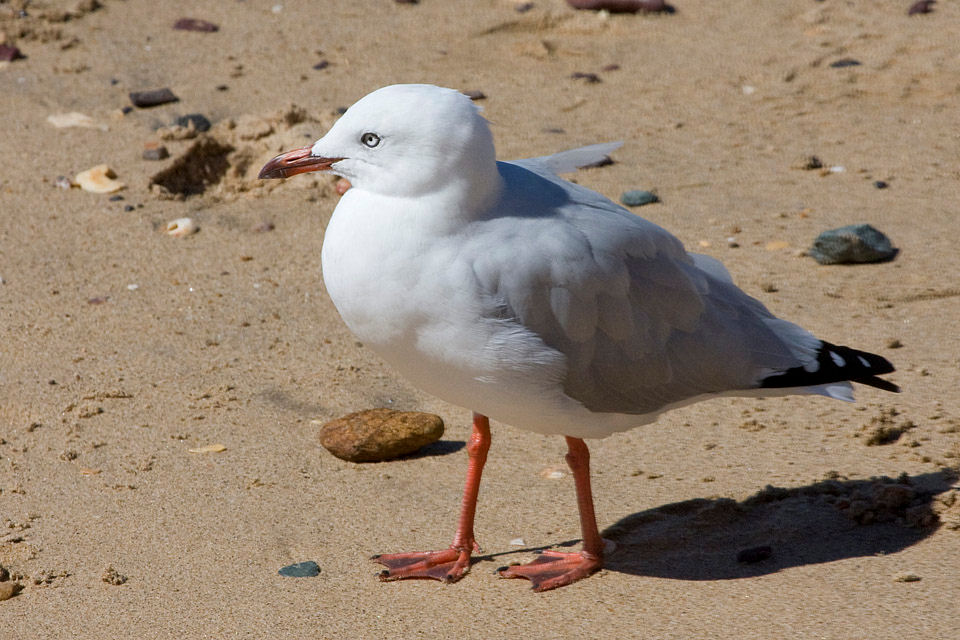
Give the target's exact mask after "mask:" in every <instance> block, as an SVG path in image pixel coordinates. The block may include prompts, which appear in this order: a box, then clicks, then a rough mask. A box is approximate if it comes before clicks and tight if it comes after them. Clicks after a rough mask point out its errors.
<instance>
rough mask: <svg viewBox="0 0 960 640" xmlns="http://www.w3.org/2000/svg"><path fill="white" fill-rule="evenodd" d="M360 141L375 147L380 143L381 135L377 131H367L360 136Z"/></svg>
mask: <svg viewBox="0 0 960 640" xmlns="http://www.w3.org/2000/svg"><path fill="white" fill-rule="evenodd" d="M360 142H362V143H363V144H365V145H366V146H368V147H370V148H371V149H373V148H374V147H375V146H377V145H378V144H380V136H378V135H377V134H375V133H365V134H363V135H362V136H360Z"/></svg>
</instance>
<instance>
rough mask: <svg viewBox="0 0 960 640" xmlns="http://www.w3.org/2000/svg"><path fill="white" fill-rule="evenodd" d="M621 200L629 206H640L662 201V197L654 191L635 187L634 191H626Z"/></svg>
mask: <svg viewBox="0 0 960 640" xmlns="http://www.w3.org/2000/svg"><path fill="white" fill-rule="evenodd" d="M620 202H622V203H623V204H625V205H627V206H628V207H640V206H643V205H645V204H652V203H654V202H660V198H659V197H658V196H657V194H655V193H654V192H652V191H644V190H643V189H634V190H633V191H624V192H623V194H622V195H621V196H620Z"/></svg>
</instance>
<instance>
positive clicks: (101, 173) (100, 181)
mask: <svg viewBox="0 0 960 640" xmlns="http://www.w3.org/2000/svg"><path fill="white" fill-rule="evenodd" d="M116 177H117V174H116V173H114V172H113V169H111V168H110V167H108V166H107V165H105V164H98V165H97V166H95V167H92V168H90V169H87V170H86V171H81V172H80V173H78V174H77V175H76V177H75V178H74V179H73V181H74V182H76V183H77V184H78V185H80V188H81V189H83V190H84V191H89V192H91V193H114V192H115V191H120V189H123V188H124V187H126V186H127V185H125V184H123V183H122V182H120V181H119V180H116V179H115V178H116Z"/></svg>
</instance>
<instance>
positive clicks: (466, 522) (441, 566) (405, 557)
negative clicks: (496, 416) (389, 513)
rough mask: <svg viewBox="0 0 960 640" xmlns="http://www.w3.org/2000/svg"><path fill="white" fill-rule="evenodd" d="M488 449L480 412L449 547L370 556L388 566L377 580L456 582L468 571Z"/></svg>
mask: <svg viewBox="0 0 960 640" xmlns="http://www.w3.org/2000/svg"><path fill="white" fill-rule="evenodd" d="M489 449H490V421H489V420H488V419H487V417H486V416H482V415H480V414H479V413H474V414H473V433H472V434H471V435H470V443H469V444H468V445H467V453H468V455H469V456H470V461H469V464H468V466H467V483H466V486H465V487H464V489H463V505H462V506H461V508H460V521H459V523H458V524H457V534H456V535H455V536H454V538H453V544H451V545H450V548H449V549H444V550H442V551H414V552H412V553H388V554H382V555H377V556H373V560H374V561H375V562H379V563H380V564H382V565H384V566H385V567H387V568H386V569H384V570H383V571H381V572H380V580H382V581H388V580H405V579H408V578H431V579H433V580H440V581H441V582H456V581H457V580H459V579H460V578H462V577H463V576H464V575H466V574H467V572H468V571H470V554H471V553H472V552H473V551H474V550H479V547H478V546H477V542H476V540H474V538H473V517H474V515H475V514H476V512H477V495H478V494H479V493H480V476H481V474H482V473H483V465H484V463H486V461H487V451H489Z"/></svg>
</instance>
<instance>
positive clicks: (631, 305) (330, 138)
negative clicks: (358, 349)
mask: <svg viewBox="0 0 960 640" xmlns="http://www.w3.org/2000/svg"><path fill="white" fill-rule="evenodd" d="M616 146H618V145H594V147H588V148H584V149H580V150H574V151H571V152H565V153H562V154H557V155H555V156H548V157H545V158H535V159H531V160H521V161H516V162H496V160H495V155H494V149H493V142H492V137H491V136H490V132H489V129H488V127H487V124H486V121H485V120H483V118H482V117H480V115H479V114H478V113H477V111H476V109H475V107H474V106H473V105H472V104H471V103H470V101H469V100H468V99H467V98H466V97H464V96H462V95H460V94H457V93H456V92H454V91H452V90H449V89H440V88H437V87H430V86H425V85H397V86H393V87H386V88H384V89H381V90H379V91H377V92H374V93H373V94H370V95H369V96H367V97H365V98H364V99H363V100H361V101H360V102H358V103H357V104H356V105H354V106H353V107H351V109H350V110H348V111H347V113H346V114H345V115H344V116H343V118H341V120H340V121H338V122H337V123H336V124H335V125H334V127H333V128H332V129H331V131H330V132H329V133H328V134H327V135H326V136H325V137H324V138H322V139H321V140H319V141H317V143H316V144H315V145H313V147H311V148H308V149H303V150H298V151H295V152H290V153H288V154H284V155H283V156H280V157H278V158H277V159H275V160H274V161H273V162H271V163H270V164H269V165H267V167H265V168H264V175H265V176H266V177H281V176H283V177H286V176H289V175H293V174H295V173H299V172H301V171H308V170H330V171H333V172H334V173H337V174H338V175H341V176H344V177H346V178H347V179H349V180H350V182H351V184H352V188H351V189H350V190H348V191H347V192H346V194H345V195H344V196H343V198H342V199H341V201H340V203H339V204H338V206H337V208H336V210H335V211H334V214H333V217H332V218H331V220H330V224H329V225H328V227H327V231H326V235H325V237H324V243H323V253H322V263H323V276H324V281H325V283H326V285H327V289H328V291H329V293H330V296H331V298H332V300H333V302H334V304H335V305H336V307H337V309H338V311H339V312H340V314H341V316H342V317H343V319H344V321H345V322H346V323H347V325H348V326H349V327H350V329H351V330H352V331H353V332H354V333H355V334H356V335H357V336H358V337H359V338H360V339H361V340H362V341H363V342H364V343H365V344H366V345H368V346H369V347H370V348H372V349H373V350H374V351H376V352H377V353H378V354H379V355H381V356H382V357H383V358H384V359H385V360H386V361H387V362H389V363H390V364H391V365H393V366H394V367H396V368H397V370H398V371H399V372H400V373H401V374H403V375H404V376H405V377H407V378H408V379H409V380H410V381H412V382H413V383H415V384H416V385H418V386H420V387H421V388H423V389H424V390H426V391H428V392H430V393H432V394H435V395H437V396H438V397H441V398H443V399H445V400H447V401H449V402H451V403H453V404H457V405H460V406H463V407H466V408H469V409H472V410H473V411H474V412H475V416H476V418H477V419H476V420H475V436H474V440H475V441H484V440H486V444H488V441H489V433H488V431H486V418H485V417H486V416H489V417H492V418H494V419H496V420H498V421H501V422H504V423H507V424H510V425H513V426H516V427H520V428H523V429H528V430H532V431H536V432H539V433H546V434H558V435H563V436H566V437H567V441H568V444H570V448H571V453H570V456H568V459H569V460H570V461H571V466H572V467H574V471H575V475H577V488H578V495H579V497H580V506H581V517H582V518H583V517H584V513H583V512H584V510H585V508H586V505H585V498H589V477H588V472H587V471H586V463H585V460H583V459H582V458H585V456H586V446H585V445H584V444H583V443H582V441H581V440H580V439H581V438H597V437H604V436H607V435H609V434H611V433H614V432H616V431H622V430H625V429H629V428H632V427H635V426H639V425H642V424H646V423H649V422H651V421H653V420H654V419H655V418H656V416H657V415H658V414H660V413H661V412H663V411H665V410H668V409H671V408H674V407H677V406H681V405H683V404H688V403H690V402H694V401H697V400H701V399H704V398H707V397H711V396H717V395H783V394H786V393H819V394H823V395H827V396H831V397H835V398H840V399H846V400H850V399H852V393H851V386H850V384H849V382H847V381H848V380H854V381H860V382H864V383H866V384H872V385H874V386H879V387H881V388H887V389H890V390H893V389H894V388H895V387H893V385H891V384H890V383H887V382H885V381H882V380H880V379H879V378H876V377H875V376H876V375H877V374H881V373H887V372H889V371H892V367H891V366H890V365H889V363H887V362H886V361H885V360H884V359H883V358H880V357H879V356H874V355H872V354H868V353H865V352H860V351H855V350H852V349H848V348H846V347H838V346H834V345H831V344H829V343H824V342H821V341H820V340H818V339H817V338H815V337H814V336H813V335H812V334H810V333H809V332H807V331H805V330H804V329H801V328H800V327H798V326H796V325H794V324H792V323H789V322H787V321H785V320H780V319H778V318H775V317H774V316H773V315H772V314H771V313H770V312H769V311H767V309H766V308H765V307H764V306H763V305H762V304H761V303H760V302H758V301H756V300H754V299H753V298H751V297H750V296H748V295H747V294H745V293H744V292H742V291H741V290H740V289H738V288H737V287H736V286H735V285H734V284H733V283H732V281H731V279H730V276H729V274H728V273H727V272H726V270H725V269H724V268H723V266H722V265H720V263H719V262H717V261H715V260H713V259H711V258H708V257H706V256H697V255H692V254H688V253H687V252H686V251H685V250H684V248H683V246H682V244H681V243H680V242H679V241H678V240H677V239H676V238H675V237H674V236H672V235H671V234H670V233H669V232H667V231H666V230H664V229H662V228H661V227H659V226H657V225H655V224H653V223H651V222H648V221H646V220H643V219H642V218H639V217H637V216H634V215H632V214H631V213H629V212H627V211H626V210H624V209H622V208H621V207H619V206H618V205H616V204H614V203H613V202H611V201H610V200H608V199H606V198H604V197H603V196H601V195H599V194H597V193H595V192H593V191H590V190H589V189H586V188H583V187H580V186H577V185H575V184H572V183H569V182H567V181H564V180H562V179H560V178H559V177H557V175H556V173H558V172H563V171H568V170H573V169H575V168H576V166H578V165H583V164H587V163H589V162H591V161H593V160H596V159H598V157H602V156H603V155H604V154H605V153H606V152H609V151H610V150H612V149H613V148H615V147H616ZM484 432H486V434H485V433H484ZM486 444H484V442H480V445H478V446H475V447H472V448H471V461H472V465H471V469H473V468H474V467H475V466H477V464H474V463H478V464H479V466H478V468H477V469H476V470H475V474H476V477H475V478H473V475H472V474H471V479H470V480H468V491H467V495H466V496H465V513H464V517H466V516H467V515H469V521H470V522H469V523H465V522H464V519H463V518H464V517H462V519H461V527H460V529H459V530H458V537H457V540H455V544H454V546H453V551H455V552H456V553H455V554H454V555H455V557H454V558H453V559H451V558H448V557H447V556H449V555H450V551H449V550H448V551H447V552H430V553H432V554H433V555H429V554H396V555H394V556H383V557H381V558H380V561H381V562H382V563H383V564H386V565H387V566H388V567H390V571H389V572H388V576H387V577H390V578H403V577H434V578H441V579H450V580H455V579H457V578H459V577H460V575H462V573H464V572H465V571H466V569H467V567H468V566H469V551H470V548H471V547H472V545H473V544H474V542H473V537H472V517H473V514H472V509H473V505H467V504H466V503H467V502H468V498H469V497H470V496H469V494H470V489H471V487H470V485H471V483H472V482H473V481H474V480H475V484H477V485H478V484H479V467H482V459H483V458H484V457H485V452H486ZM481 449H482V455H480V451H479V450H481ZM475 450H477V451H475ZM584 483H585V486H584ZM584 493H585V494H586V495H584ZM472 500H473V502H474V503H475V500H476V487H474V492H473V498H472ZM468 506H469V509H467V507H468ZM467 511H469V514H467V513H466V512H467ZM586 515H588V516H589V518H587V520H589V521H590V522H587V521H586V520H584V546H585V551H584V552H583V553H581V554H575V555H576V556H577V557H578V558H579V559H580V560H579V565H578V562H577V561H576V559H573V560H571V558H569V557H567V556H564V557H562V558H561V557H560V556H559V555H557V554H555V553H554V554H553V555H552V556H550V557H548V558H544V559H542V560H541V561H538V562H537V563H535V564H534V565H532V566H531V565H528V567H525V568H513V569H510V570H508V571H506V572H504V573H503V575H508V576H518V577H527V578H530V579H531V580H533V581H534V584H535V586H536V587H537V588H552V587H554V586H560V585H562V584H566V583H568V582H572V581H573V580H576V579H579V578H580V577H583V576H584V575H587V574H588V573H590V572H591V571H593V570H596V568H597V567H598V566H599V562H600V559H601V556H602V544H601V543H600V541H599V535H598V534H596V525H595V522H593V514H592V501H591V505H590V506H589V513H588V514H586ZM467 524H469V526H468V527H466V526H465V525H467ZM591 525H592V529H593V530H592V531H588V530H587V529H589V528H590V527H591ZM465 528H469V531H465ZM598 545H599V547H598ZM464 552H465V553H466V559H465V558H464V555H463V554H464ZM438 554H439V555H438ZM444 554H446V555H444ZM441 556H442V557H441ZM551 558H552V559H551ZM584 558H586V561H587V562H586V564H584ZM581 565H582V566H581ZM437 567H440V569H437ZM525 569H526V570H527V571H526V572H524V570H525Z"/></svg>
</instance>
